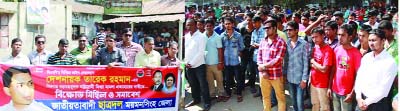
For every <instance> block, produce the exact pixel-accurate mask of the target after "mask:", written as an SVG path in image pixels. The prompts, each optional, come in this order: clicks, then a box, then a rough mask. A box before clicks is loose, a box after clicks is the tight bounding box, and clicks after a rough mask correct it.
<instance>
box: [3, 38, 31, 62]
mask: <svg viewBox="0 0 400 111" xmlns="http://www.w3.org/2000/svg"><path fill="white" fill-rule="evenodd" d="M11 48H12V51H11V55H9V56H7V57H6V58H4V59H3V60H2V61H1V62H4V63H7V64H16V65H29V64H30V62H29V59H28V56H26V55H24V54H22V53H21V49H22V40H21V39H20V38H14V39H13V40H12V41H11Z"/></svg>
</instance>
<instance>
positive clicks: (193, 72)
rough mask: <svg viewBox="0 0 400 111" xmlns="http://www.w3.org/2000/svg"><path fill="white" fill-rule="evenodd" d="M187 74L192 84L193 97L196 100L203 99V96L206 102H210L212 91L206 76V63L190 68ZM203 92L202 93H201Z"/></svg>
mask: <svg viewBox="0 0 400 111" xmlns="http://www.w3.org/2000/svg"><path fill="white" fill-rule="evenodd" d="M186 76H187V77H188V82H189V84H190V86H191V88H190V89H191V91H192V98H193V100H194V101H201V98H200V97H201V96H203V100H204V104H210V103H211V100H210V93H209V89H208V82H207V79H206V78H207V77H206V65H204V64H203V65H200V66H199V67H196V68H189V69H188V71H187V73H186ZM200 94H201V95H200Z"/></svg>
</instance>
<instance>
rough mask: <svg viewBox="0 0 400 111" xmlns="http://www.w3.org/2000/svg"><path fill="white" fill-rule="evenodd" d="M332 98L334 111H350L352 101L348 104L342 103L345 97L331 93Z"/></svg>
mask: <svg viewBox="0 0 400 111" xmlns="http://www.w3.org/2000/svg"><path fill="white" fill-rule="evenodd" d="M332 97H333V101H332V103H333V110H334V111H351V110H352V107H353V103H352V102H353V100H351V102H350V103H347V102H344V99H346V95H344V96H342V95H339V94H336V93H334V92H333V93H332Z"/></svg>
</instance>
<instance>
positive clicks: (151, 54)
mask: <svg viewBox="0 0 400 111" xmlns="http://www.w3.org/2000/svg"><path fill="white" fill-rule="evenodd" d="M154 52H155V50H151V52H150V54H147V53H146V50H144V49H143V55H145V56H153V55H154Z"/></svg>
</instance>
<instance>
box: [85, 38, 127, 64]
mask: <svg viewBox="0 0 400 111" xmlns="http://www.w3.org/2000/svg"><path fill="white" fill-rule="evenodd" d="M115 38H116V35H115V34H114V33H110V34H108V35H107V36H106V47H105V48H101V49H100V50H97V51H92V64H93V65H98V63H99V62H100V65H108V66H109V67H113V66H126V57H125V52H124V51H123V50H121V49H119V48H117V47H115V43H116V42H115ZM97 47H98V45H97V44H93V47H92V50H95V49H97Z"/></svg>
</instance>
